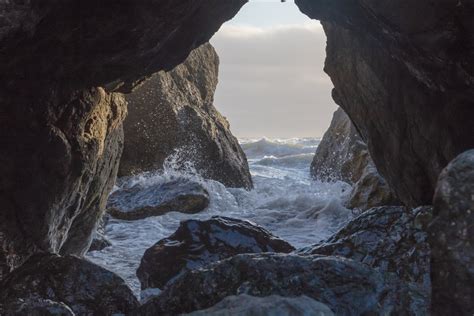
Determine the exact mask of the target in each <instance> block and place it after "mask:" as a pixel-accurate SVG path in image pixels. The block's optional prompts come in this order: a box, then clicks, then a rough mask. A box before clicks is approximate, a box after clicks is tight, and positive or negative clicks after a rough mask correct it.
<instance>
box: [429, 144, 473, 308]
mask: <svg viewBox="0 0 474 316" xmlns="http://www.w3.org/2000/svg"><path fill="white" fill-rule="evenodd" d="M433 204H434V219H433V221H432V223H431V224H430V226H429V231H430V238H429V239H430V244H431V247H432V249H433V254H432V280H433V313H434V314H435V315H470V314H472V312H473V311H474V301H473V297H474V150H469V151H466V152H464V153H462V154H460V155H459V156H458V157H456V159H454V160H453V161H451V162H450V163H449V165H448V166H447V167H446V168H445V169H444V170H443V172H442V173H441V175H440V177H439V181H438V186H437V188H436V193H435V196H434V203H433Z"/></svg>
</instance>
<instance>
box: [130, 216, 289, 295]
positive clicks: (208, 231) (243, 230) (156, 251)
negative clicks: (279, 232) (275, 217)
mask: <svg viewBox="0 0 474 316" xmlns="http://www.w3.org/2000/svg"><path fill="white" fill-rule="evenodd" d="M293 250H294V248H293V247H292V246H291V245H290V244H288V243H287V242H285V241H283V240H281V239H279V238H278V237H276V236H274V235H272V234H271V233H270V232H268V231H267V230H265V229H264V228H262V227H260V226H258V225H256V224H253V223H250V222H248V221H242V220H238V219H233V218H228V217H221V216H214V217H212V218H211V219H209V220H205V221H200V220H188V221H185V222H182V223H181V224H180V226H179V228H178V230H177V231H176V232H175V233H174V234H173V235H171V236H170V237H168V238H166V239H163V240H160V241H159V242H158V243H156V244H155V245H154V246H152V247H151V248H149V249H148V250H147V251H146V252H145V254H144V255H143V258H142V260H141V263H140V267H139V268H138V270H137V276H138V278H139V279H140V282H141V285H142V289H145V288H163V287H164V286H165V284H166V283H167V282H168V281H170V280H171V279H173V278H175V277H177V276H178V275H180V274H182V273H184V272H186V271H187V270H190V269H198V268H201V267H204V266H206V265H208V264H210V263H213V262H216V261H219V260H222V259H225V258H229V257H232V256H234V255H237V254H242V253H260V252H282V253H288V252H291V251H293Z"/></svg>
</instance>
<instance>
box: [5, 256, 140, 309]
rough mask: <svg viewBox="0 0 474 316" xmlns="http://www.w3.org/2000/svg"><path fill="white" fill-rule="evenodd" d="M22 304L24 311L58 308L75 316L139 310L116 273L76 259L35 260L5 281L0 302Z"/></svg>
mask: <svg viewBox="0 0 474 316" xmlns="http://www.w3.org/2000/svg"><path fill="white" fill-rule="evenodd" d="M19 300H20V301H19ZM48 300H50V301H52V302H53V303H49V302H48ZM21 301H23V302H26V303H27V304H26V305H24V307H22V308H25V309H26V310H36V307H35V306H38V305H37V304H39V305H40V306H38V308H53V307H54V306H57V305H58V304H59V305H61V306H59V307H60V308H61V309H62V310H64V309H66V310H67V309H68V308H70V309H71V310H72V311H73V312H74V313H75V314H76V315H113V314H128V313H130V312H131V311H132V310H133V309H135V308H136V307H137V306H138V302H137V299H136V298H135V296H134V295H133V293H132V291H131V290H130V289H129V288H128V286H127V285H126V284H125V282H124V281H123V280H122V279H121V278H119V277H118V276H117V275H115V274H114V273H112V272H110V271H108V270H105V269H104V268H101V267H99V266H97V265H95V264H93V263H91V262H89V261H86V260H83V259H79V258H77V257H74V256H65V257H60V256H58V255H54V254H39V255H35V256H33V257H32V258H31V259H29V260H28V261H27V262H26V263H25V264H24V265H22V266H21V267H20V268H18V269H16V270H15V271H13V272H12V273H10V274H9V275H8V276H7V277H5V279H4V280H3V281H2V283H1V284H0V302H2V303H3V304H4V305H5V306H7V307H8V306H15V305H16V306H20V307H21ZM45 301H46V303H44V302H45ZM35 302H36V303H35ZM42 302H43V303H44V304H43V303H42ZM54 302H55V303H54ZM45 304H46V305H45ZM64 305H66V307H65V306H64ZM8 308H12V307H8ZM60 315H63V314H60Z"/></svg>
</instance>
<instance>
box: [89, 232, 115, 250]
mask: <svg viewBox="0 0 474 316" xmlns="http://www.w3.org/2000/svg"><path fill="white" fill-rule="evenodd" d="M110 246H112V243H111V242H110V241H109V240H108V239H107V238H106V237H105V236H104V235H103V234H101V233H99V232H95V233H94V234H93V235H92V242H91V245H90V247H89V250H88V251H101V250H103V249H105V248H107V247H110Z"/></svg>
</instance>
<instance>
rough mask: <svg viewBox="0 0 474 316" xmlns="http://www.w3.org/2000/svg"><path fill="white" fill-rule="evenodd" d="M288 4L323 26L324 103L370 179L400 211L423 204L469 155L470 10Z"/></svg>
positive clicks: (347, 0)
mask: <svg viewBox="0 0 474 316" xmlns="http://www.w3.org/2000/svg"><path fill="white" fill-rule="evenodd" d="M295 2H296V4H297V5H298V6H299V8H300V9H301V10H302V12H303V13H305V14H307V15H308V16H309V17H311V18H313V19H318V20H321V22H322V25H323V27H324V29H325V32H326V35H327V49H326V52H327V59H326V64H325V71H326V72H327V73H328V74H329V76H330V77H331V80H332V82H333V84H334V86H335V89H334V91H333V97H334V99H335V101H336V103H337V104H339V105H340V106H341V107H342V108H343V109H344V111H345V112H346V113H347V114H348V115H349V117H350V118H351V120H352V121H353V123H354V125H355V126H356V128H357V130H358V131H359V132H360V134H361V136H362V139H363V140H364V141H366V142H367V145H368V148H369V151H370V155H371V157H372V158H373V159H374V162H375V165H376V166H377V170H378V171H379V172H380V174H381V175H382V176H383V177H384V178H385V180H387V182H388V184H389V186H390V187H391V188H392V189H393V190H394V191H395V193H396V195H397V196H398V197H399V198H400V199H401V201H402V202H404V203H405V204H406V205H408V206H410V207H416V206H418V205H427V204H431V202H432V197H433V194H434V189H435V186H436V183H437V179H438V175H439V173H440V172H441V170H442V169H443V168H444V167H445V166H446V165H447V164H448V162H449V161H451V160H452V159H454V157H456V156H457V155H458V154H459V153H461V152H463V151H465V150H467V149H470V148H473V147H474V124H472V117H474V101H473V100H474V97H473V96H474V64H473V63H472V60H474V35H473V34H474V23H473V19H472V16H473V15H474V4H473V3H472V1H469V0H461V1H458V0H443V1H434V2H433V1H431V0H417V1H410V0H390V1H376V0H331V1H328V0H296V1H295ZM420 17H423V18H420Z"/></svg>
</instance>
